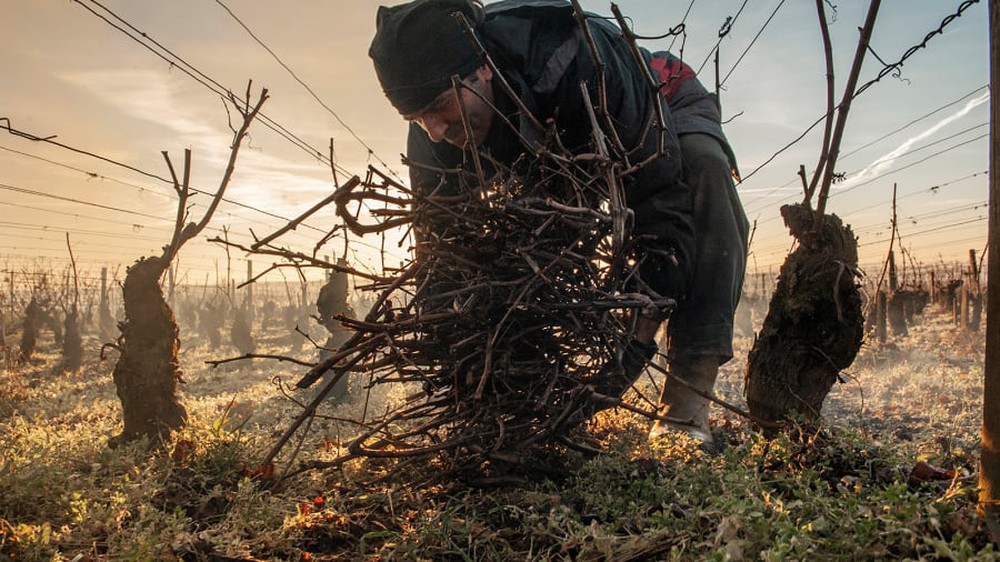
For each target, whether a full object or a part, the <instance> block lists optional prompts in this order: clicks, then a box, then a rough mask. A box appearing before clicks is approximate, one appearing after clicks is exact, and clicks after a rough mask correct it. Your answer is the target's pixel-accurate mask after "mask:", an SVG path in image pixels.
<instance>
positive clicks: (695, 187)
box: [667, 133, 750, 363]
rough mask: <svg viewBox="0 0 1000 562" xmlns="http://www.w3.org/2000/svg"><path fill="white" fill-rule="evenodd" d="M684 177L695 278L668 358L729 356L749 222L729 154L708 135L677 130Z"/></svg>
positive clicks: (677, 315)
mask: <svg viewBox="0 0 1000 562" xmlns="http://www.w3.org/2000/svg"><path fill="white" fill-rule="evenodd" d="M680 144H681V159H682V160H683V162H684V181H686V182H687V183H688V185H689V186H690V187H691V192H692V195H693V197H694V201H693V202H694V226H695V235H696V237H697V245H696V249H695V267H694V282H693V283H692V286H691V290H690V291H689V293H688V295H687V297H686V298H684V299H682V300H681V301H680V302H679V304H678V308H677V310H675V311H674V313H673V314H672V315H671V317H670V320H669V323H668V325H667V334H668V335H669V337H670V344H669V349H668V357H675V356H678V355H718V356H719V359H720V362H721V363H724V362H726V361H728V360H729V359H731V358H732V356H733V316H734V314H735V312H736V305H737V304H738V303H739V300H740V293H741V292H742V290H743V276H744V273H745V271H746V257H747V238H748V235H749V230H750V225H749V223H748V222H747V218H746V214H745V213H744V212H743V204H742V203H741V202H740V198H739V195H737V193H736V186H735V185H734V184H733V178H732V174H731V172H730V163H729V159H728V158H727V156H726V153H725V151H724V150H723V148H722V145H721V143H720V141H719V140H718V139H716V138H715V137H713V136H711V135H705V134H698V133H689V134H683V135H680Z"/></svg>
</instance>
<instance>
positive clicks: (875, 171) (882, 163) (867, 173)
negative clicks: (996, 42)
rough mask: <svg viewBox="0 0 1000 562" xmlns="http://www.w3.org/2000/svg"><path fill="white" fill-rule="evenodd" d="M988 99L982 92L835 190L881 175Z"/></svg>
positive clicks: (987, 92)
mask: <svg viewBox="0 0 1000 562" xmlns="http://www.w3.org/2000/svg"><path fill="white" fill-rule="evenodd" d="M989 99H990V93H989V90H987V91H985V92H983V93H982V94H981V95H979V96H977V97H975V98H973V99H971V100H969V101H968V102H966V104H965V105H964V106H963V107H962V108H961V109H959V110H958V111H956V112H955V113H953V114H951V115H949V116H947V117H945V118H943V119H941V120H940V121H938V122H937V123H935V124H934V125H932V126H931V127H929V128H927V129H926V130H924V131H923V132H921V133H920V134H918V135H915V136H913V137H910V138H908V139H906V140H905V141H903V143H902V144H900V145H899V146H897V147H896V148H895V149H893V150H892V151H891V152H889V153H888V154H886V155H884V156H882V157H881V158H878V159H877V160H875V161H874V162H872V163H871V164H868V165H867V166H865V167H864V168H863V169H862V170H860V171H859V172H857V173H856V174H853V175H851V176H850V177H848V178H846V179H845V180H844V181H843V182H841V183H840V184H838V186H837V189H839V190H843V189H846V188H849V187H851V186H854V185H857V184H858V183H861V182H862V181H864V180H866V179H869V178H872V177H875V176H878V175H880V174H882V173H883V172H885V171H886V170H887V169H888V168H889V167H890V166H892V165H893V164H894V163H895V162H896V160H897V159H898V158H899V157H900V156H902V155H903V154H905V153H906V152H908V151H909V150H910V149H911V148H912V147H913V145H915V144H916V143H918V142H920V141H922V140H924V139H926V138H928V137H930V136H931V135H933V134H934V133H937V132H938V131H940V130H941V129H942V128H944V127H945V126H947V125H949V124H951V123H953V122H955V121H957V120H958V119H961V118H962V117H964V116H965V115H967V114H968V113H969V112H970V111H972V110H973V109H975V108H977V107H979V106H980V105H982V104H984V103H986V102H987V101H989Z"/></svg>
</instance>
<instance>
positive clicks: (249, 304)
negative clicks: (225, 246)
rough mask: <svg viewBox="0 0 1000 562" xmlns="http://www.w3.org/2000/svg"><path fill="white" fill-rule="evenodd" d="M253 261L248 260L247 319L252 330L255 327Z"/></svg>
mask: <svg viewBox="0 0 1000 562" xmlns="http://www.w3.org/2000/svg"><path fill="white" fill-rule="evenodd" d="M252 280H253V262H252V261H251V260H247V321H248V322H250V327H251V331H252V328H253V320H254V319H253V311H254V309H253V283H251V282H250V281H252Z"/></svg>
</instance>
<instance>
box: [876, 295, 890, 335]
mask: <svg viewBox="0 0 1000 562" xmlns="http://www.w3.org/2000/svg"><path fill="white" fill-rule="evenodd" d="M886 301H887V299H886V296H885V291H879V292H878V295H877V296H876V300H875V335H876V337H877V338H878V342H879V343H885V342H886V340H887V339H889V330H888V327H887V326H886V324H887V322H886V320H887V319H888V315H887V314H886V311H887V308H888V307H887V306H886V304H887V302H886Z"/></svg>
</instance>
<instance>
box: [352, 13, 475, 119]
mask: <svg viewBox="0 0 1000 562" xmlns="http://www.w3.org/2000/svg"><path fill="white" fill-rule="evenodd" d="M455 12H462V13H463V14H464V15H465V17H466V19H468V20H469V21H470V22H471V23H472V24H473V26H475V25H476V24H477V23H479V22H480V21H481V20H482V10H481V8H480V7H479V6H477V5H476V4H474V3H473V2H472V1H471V0H413V1H412V2H408V3H406V4H400V5H398V6H381V7H379V9H378V16H377V17H376V19H375V37H374V38H373V39H372V44H371V47H370V48H369V49H368V56H370V57H371V58H372V60H373V61H374V62H375V73H376V74H377V75H378V80H379V82H380V83H381V84H382V90H383V91H384V92H385V95H386V97H388V98H389V101H390V102H391V103H392V105H393V106H395V108H396V109H397V110H398V111H399V112H400V113H401V114H407V113H414V112H417V111H419V110H421V109H423V108H424V107H426V106H427V105H428V104H429V103H431V102H432V101H434V98H436V97H437V96H438V95H440V94H441V92H443V91H445V90H446V89H448V88H450V87H451V77H452V76H453V75H455V74H458V75H459V76H461V77H463V78H464V77H465V76H468V75H469V74H472V72H474V71H475V70H476V69H477V68H479V67H480V66H481V65H482V64H483V60H482V58H481V57H480V56H479V53H478V52H477V51H476V47H475V45H474V44H473V42H472V40H471V39H470V38H469V37H468V36H467V35H466V34H465V31H464V30H463V28H462V25H461V23H460V22H459V21H458V20H457V19H456V18H455V16H453V15H452V14H454V13H455Z"/></svg>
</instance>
